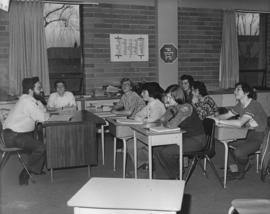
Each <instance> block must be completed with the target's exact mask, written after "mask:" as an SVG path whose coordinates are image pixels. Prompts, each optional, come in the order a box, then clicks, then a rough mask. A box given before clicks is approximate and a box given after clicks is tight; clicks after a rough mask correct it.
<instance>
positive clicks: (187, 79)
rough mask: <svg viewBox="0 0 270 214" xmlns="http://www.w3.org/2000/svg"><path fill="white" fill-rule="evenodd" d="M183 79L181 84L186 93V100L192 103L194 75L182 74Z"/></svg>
mask: <svg viewBox="0 0 270 214" xmlns="http://www.w3.org/2000/svg"><path fill="white" fill-rule="evenodd" d="M180 79H181V86H182V89H183V90H184V93H185V100H186V101H185V102H186V103H190V104H191V103H192V85H193V82H194V79H193V77H192V76H190V75H186V74H184V75H182V76H181V77H180Z"/></svg>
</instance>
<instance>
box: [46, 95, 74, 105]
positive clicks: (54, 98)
mask: <svg viewBox="0 0 270 214" xmlns="http://www.w3.org/2000/svg"><path fill="white" fill-rule="evenodd" d="M47 106H48V107H50V108H62V107H66V106H76V101H75V97H74V95H73V94H72V93H71V92H69V91H65V92H64V95H63V96H60V95H59V94H58V93H57V92H54V93H52V94H51V95H50V96H49V99H48V103H47Z"/></svg>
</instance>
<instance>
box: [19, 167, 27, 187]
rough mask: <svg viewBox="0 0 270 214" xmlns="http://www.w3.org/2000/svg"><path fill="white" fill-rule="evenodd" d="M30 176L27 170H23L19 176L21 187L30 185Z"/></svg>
mask: <svg viewBox="0 0 270 214" xmlns="http://www.w3.org/2000/svg"><path fill="white" fill-rule="evenodd" d="M29 178H30V176H29V174H28V173H27V171H26V170H25V169H23V170H22V171H21V173H20V175H19V184H20V185H28V183H29Z"/></svg>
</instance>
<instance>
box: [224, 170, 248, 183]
mask: <svg viewBox="0 0 270 214" xmlns="http://www.w3.org/2000/svg"><path fill="white" fill-rule="evenodd" d="M244 177H245V173H244V172H231V171H228V173H227V180H228V181H232V180H241V179H243V178H244Z"/></svg>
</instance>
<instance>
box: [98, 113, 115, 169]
mask: <svg viewBox="0 0 270 214" xmlns="http://www.w3.org/2000/svg"><path fill="white" fill-rule="evenodd" d="M93 114H95V115H96V116H98V117H100V118H102V119H103V120H104V122H105V124H101V127H100V130H98V133H100V135H101V149H102V164H103V165H104V164H105V151H104V134H105V127H107V126H109V123H108V122H107V121H106V118H108V117H115V116H116V114H113V113H111V112H106V111H103V112H93Z"/></svg>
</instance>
